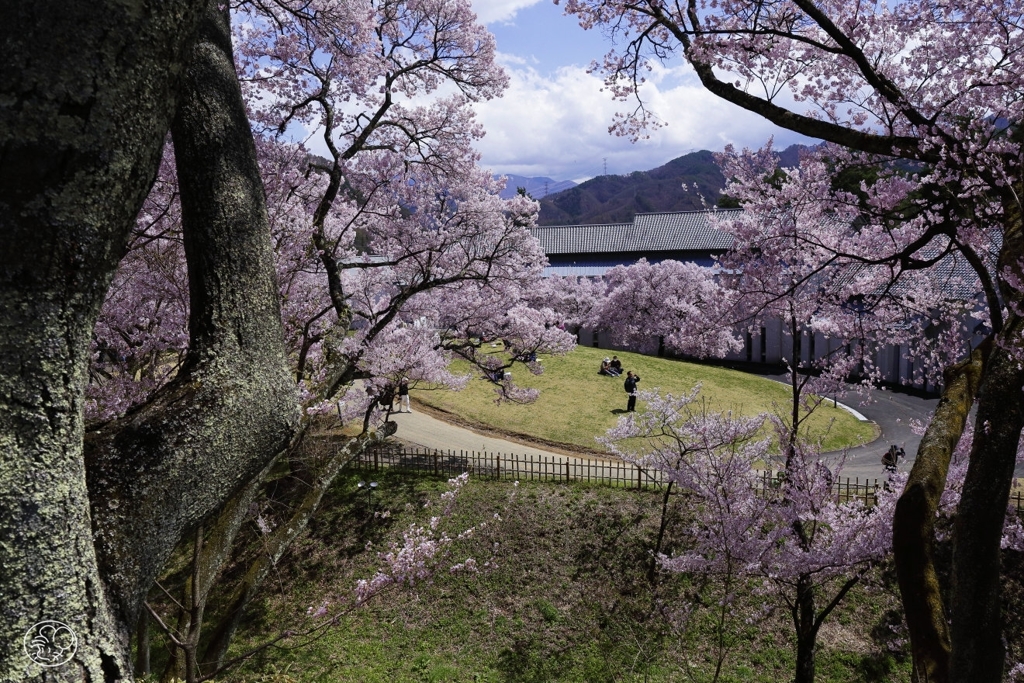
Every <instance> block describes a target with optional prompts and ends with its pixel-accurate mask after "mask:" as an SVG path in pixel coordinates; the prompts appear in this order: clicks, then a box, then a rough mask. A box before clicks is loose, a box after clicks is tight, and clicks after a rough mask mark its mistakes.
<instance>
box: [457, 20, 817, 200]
mask: <svg viewBox="0 0 1024 683" xmlns="http://www.w3.org/2000/svg"><path fill="white" fill-rule="evenodd" d="M473 6H474V9H475V10H476V12H477V14H478V16H479V18H480V20H481V21H483V22H484V23H485V24H486V25H487V27H488V28H489V29H490V30H491V32H492V33H494V35H495V37H496V39H497V44H498V52H499V61H500V62H501V64H502V65H503V66H504V67H505V69H506V70H507V71H508V73H509V76H510V79H511V85H510V87H509V89H508V91H506V93H505V96H504V97H503V98H502V99H500V100H496V101H492V102H485V103H480V104H478V105H476V110H477V115H478V117H479V120H480V122H481V123H482V124H483V125H484V127H485V129H486V130H487V136H486V137H485V138H484V139H483V140H482V141H480V142H479V143H478V144H477V149H478V150H479V151H480V154H481V156H482V159H481V163H482V164H483V166H485V167H487V168H490V169H492V170H493V171H494V172H496V173H516V174H519V175H526V176H547V177H550V178H553V179H555V180H575V181H577V182H579V181H582V180H585V179H587V178H590V177H593V176H595V175H600V174H601V173H602V172H603V169H604V164H605V163H607V168H608V173H628V172H630V171H637V170H647V169H650V168H654V167H656V166H660V165H661V164H664V163H665V162H667V161H669V160H671V159H674V158H676V157H678V156H681V155H683V154H686V153H687V152H690V151H693V150H697V149H710V150H714V151H718V150H721V149H722V148H723V147H725V145H726V144H729V143H732V144H733V145H736V146H737V147H760V146H761V145H763V144H764V143H765V141H767V139H768V138H769V136H772V135H774V136H775V144H776V146H777V147H779V148H782V147H786V146H787V145H789V144H792V143H794V142H806V139H804V138H801V137H800V136H797V135H795V134H794V133H790V132H788V131H784V130H781V129H779V128H776V127H775V126H772V125H771V124H769V123H767V122H766V121H764V120H763V119H761V118H759V117H757V116H755V115H753V114H749V113H747V112H744V111H742V110H740V109H738V108H736V107H734V106H732V105H730V104H727V103H725V102H722V101H721V100H718V99H717V98H715V97H713V96H712V95H710V94H708V93H706V92H705V91H704V90H703V89H702V88H701V86H700V84H699V82H698V81H697V79H696V77H695V76H694V75H693V73H692V71H690V70H689V69H688V68H687V67H686V66H685V65H683V64H682V63H681V62H678V63H675V64H670V65H667V67H666V68H658V69H656V70H655V71H654V72H653V74H652V78H651V79H650V81H649V83H648V84H647V85H646V86H645V93H644V97H645V101H647V102H648V103H649V105H650V108H651V109H653V110H654V111H655V112H656V113H657V114H658V116H659V117H660V118H661V119H662V120H663V121H664V123H665V124H666V125H665V126H664V127H662V128H660V129H658V130H655V131H653V132H652V133H651V137H650V139H649V140H644V141H641V142H638V143H635V144H634V143H630V142H629V140H627V139H625V138H618V137H615V136H613V135H610V134H609V133H608V126H609V125H610V124H611V122H612V117H613V115H614V114H615V112H616V111H623V110H625V108H626V106H627V103H623V102H615V101H613V100H612V98H611V96H610V95H609V94H608V93H605V92H601V85H602V84H601V79H600V77H598V76H597V75H589V74H587V73H586V68H587V66H588V65H589V63H590V61H591V60H594V59H600V58H601V57H602V56H603V55H604V54H605V52H607V51H608V49H609V48H610V47H611V42H610V41H609V40H608V39H607V38H606V37H605V36H604V35H602V34H601V32H599V31H584V30H583V29H581V28H580V27H579V25H578V24H577V23H576V21H575V19H573V18H572V17H566V16H563V15H562V9H561V8H560V7H558V6H556V5H554V4H553V3H552V2H551V0H540V1H539V2H538V1H537V0H474V1H473ZM606 160H607V161H606Z"/></svg>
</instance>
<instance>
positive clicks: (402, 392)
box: [398, 377, 412, 413]
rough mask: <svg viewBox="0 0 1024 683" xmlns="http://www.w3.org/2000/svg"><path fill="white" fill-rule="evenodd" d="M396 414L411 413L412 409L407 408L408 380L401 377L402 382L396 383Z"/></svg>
mask: <svg viewBox="0 0 1024 683" xmlns="http://www.w3.org/2000/svg"><path fill="white" fill-rule="evenodd" d="M398 412H400V413H411V412H412V408H411V407H409V378H408V377H403V378H402V381H401V382H399V383H398Z"/></svg>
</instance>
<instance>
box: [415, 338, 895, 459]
mask: <svg viewBox="0 0 1024 683" xmlns="http://www.w3.org/2000/svg"><path fill="white" fill-rule="evenodd" d="M616 354H617V355H618V356H619V358H620V359H621V360H622V365H623V368H624V370H632V371H633V372H635V373H637V374H639V375H640V377H641V381H640V388H641V389H659V390H661V391H662V392H663V393H664V392H669V393H672V394H676V395H679V394H683V393H688V392H689V391H690V390H691V389H692V388H693V386H694V385H695V384H697V383H698V382H701V383H702V384H703V392H702V393H703V395H704V396H705V397H707V399H708V400H709V401H710V402H711V404H712V405H713V406H715V407H716V408H717V409H719V410H723V411H725V410H732V411H734V412H736V413H739V414H746V415H753V414H757V413H759V412H762V411H767V412H775V413H779V414H788V412H789V402H788V401H789V396H790V394H789V389H788V387H785V386H783V385H781V384H779V383H777V382H773V381H771V380H767V379H763V378H761V377H757V376H754V375H750V374H747V373H743V372H737V371H735V370H727V369H724V368H719V367H711V366H705V365H698V364H695V363H686V362H682V361H677V360H669V359H665V358H655V357H652V356H644V355H641V354H637V353H626V352H616ZM606 356H608V357H610V356H611V352H609V351H608V350H607V349H595V348H588V347H584V346H579V347H577V348H576V350H575V351H573V352H572V353H570V354H568V355H566V356H562V357H554V358H549V357H545V358H543V363H542V364H543V366H544V368H545V371H544V373H543V374H542V375H539V376H534V375H531V374H530V373H529V372H528V371H527V370H526V369H525V368H523V367H521V366H515V367H514V368H513V370H512V372H513V378H514V379H515V381H516V383H517V384H520V385H522V386H527V387H533V388H536V389H539V390H540V392H541V395H540V398H539V399H538V400H537V401H536V402H535V403H532V404H530V405H513V404H508V403H503V404H500V405H499V404H496V403H495V398H496V394H495V392H494V386H493V385H492V384H490V383H489V382H487V381H486V380H484V379H481V378H479V373H477V374H476V376H474V378H473V379H472V380H471V381H470V382H469V385H468V386H467V387H466V389H464V390H463V391H461V392H453V391H445V390H424V389H414V390H413V391H412V396H413V398H415V399H416V400H418V401H420V402H422V403H425V404H427V405H429V406H432V407H435V408H438V409H441V410H444V411H446V412H449V413H452V414H453V415H456V416H458V418H459V419H461V420H462V421H464V422H467V423H469V424H470V425H478V426H483V427H488V428H491V429H496V430H499V431H502V432H505V433H507V434H510V435H518V436H520V437H526V438H530V439H539V440H543V441H547V442H551V443H556V444H565V445H566V446H567V447H569V448H574V449H584V450H600V444H598V443H597V442H596V441H595V437H597V436H601V435H603V434H604V432H605V430H607V429H608V428H610V427H612V426H614V425H615V422H616V420H617V419H618V416H619V414H621V413H622V412H623V411H624V410H625V408H626V392H625V391H624V390H623V387H622V384H623V379H624V378H613V377H606V376H604V375H599V374H598V373H597V370H598V368H599V367H600V365H601V359H603V358H605V357H606ZM454 369H455V370H456V371H462V372H469V366H468V364H466V363H456V365H455V368H454ZM637 408H638V409H640V410H642V409H643V403H642V402H641V403H639V404H638V405H637ZM809 429H810V435H811V437H812V438H817V437H819V436H824V446H825V449H826V450H836V449H840V448H843V447H844V446H852V445H857V444H860V443H865V442H867V441H870V440H871V439H873V438H874V437H875V431H874V425H873V424H872V423H869V422H860V421H858V420H857V419H856V418H854V417H853V416H852V415H850V413H848V412H846V411H845V410H843V409H841V408H833V407H832V406H831V405H827V406H822V407H820V408H819V409H818V410H817V411H815V413H814V414H813V415H812V416H811V418H810V420H809Z"/></svg>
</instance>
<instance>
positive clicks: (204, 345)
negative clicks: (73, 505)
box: [86, 0, 299, 622]
mask: <svg viewBox="0 0 1024 683" xmlns="http://www.w3.org/2000/svg"><path fill="white" fill-rule="evenodd" d="M171 134H172V139H173V142H174V151H175V158H176V161H177V168H178V181H179V186H180V191H181V205H182V229H183V234H184V240H185V254H186V260H187V262H188V275H189V292H190V307H191V310H190V320H189V333H190V337H191V339H190V350H189V356H188V358H187V360H186V362H185V364H184V366H183V368H182V369H181V370H180V372H179V373H178V375H177V376H176V377H175V379H174V380H173V381H172V382H171V383H170V384H168V385H167V386H166V387H164V388H163V389H161V390H160V391H159V392H157V393H156V394H155V395H154V396H153V397H152V398H151V399H150V400H149V401H147V402H146V403H145V404H144V405H143V406H141V407H139V408H138V409H136V410H133V411H131V412H129V413H128V414H127V415H126V416H125V417H124V418H122V419H119V420H117V421H114V422H112V423H109V424H107V425H104V426H103V427H102V428H101V429H99V430H98V431H96V432H95V433H90V434H89V435H88V436H87V442H86V444H87V465H88V468H87V469H88V480H89V489H90V497H91V501H92V509H93V515H94V523H95V526H96V531H97V540H96V547H97V552H98V554H99V558H100V562H101V566H102V569H103V573H104V577H105V578H106V580H107V582H108V584H109V587H110V589H111V592H112V595H113V598H114V599H115V600H116V601H117V605H118V608H119V611H120V613H121V614H123V615H125V617H126V618H127V619H129V620H131V621H132V622H134V620H135V619H137V617H138V614H139V610H140V608H141V605H142V601H143V600H144V598H145V595H146V592H147V591H148V589H149V587H150V586H151V585H152V582H153V581H154V580H155V578H156V577H157V575H158V573H159V572H160V570H161V569H162V567H163V566H164V564H165V562H166V560H167V558H168V557H169V555H170V553H171V552H172V550H173V549H174V547H175V546H176V545H177V544H178V542H179V540H180V539H181V538H182V536H183V534H184V533H186V532H187V531H189V530H190V529H192V528H194V527H195V525H196V524H198V523H199V522H201V521H202V520H204V519H206V518H207V517H208V516H209V515H211V514H212V513H214V512H216V511H217V509H218V508H220V507H221V505H222V504H223V503H224V502H225V500H227V499H229V498H230V497H231V496H232V495H234V494H235V493H236V492H237V491H239V490H240V489H241V488H242V487H244V486H245V485H246V484H247V483H248V482H249V481H250V480H251V479H252V478H253V477H255V476H256V475H257V474H259V472H260V471H261V470H262V469H263V468H264V467H265V466H266V464H267V463H268V462H270V460H271V459H272V458H273V457H274V456H275V455H277V454H278V453H280V452H282V451H283V450H284V449H285V448H287V446H288V444H289V442H290V440H291V437H292V435H293V433H294V431H295V428H296V426H297V424H298V418H299V413H298V407H297V406H298V397H297V393H296V389H295V385H294V382H293V381H292V378H291V374H290V372H289V370H288V367H287V362H286V357H285V350H284V341H283V340H284V335H283V330H282V326H281V314H280V308H279V304H278V292H277V284H276V282H275V278H274V266H273V250H272V246H271V241H270V230H269V226H268V221H267V214H266V207H265V201H264V192H263V184H262V181H261V179H260V174H259V168H258V166H257V163H256V149H255V144H254V142H253V137H252V132H251V130H250V127H249V121H248V118H247V116H246V112H245V108H244V106H243V103H242V97H241V92H240V89H239V84H238V79H237V77H236V74H235V69H234V62H233V59H232V51H231V35H230V29H229V17H228V9H227V7H226V6H225V5H220V4H219V3H218V2H216V0H214V1H213V2H212V3H210V6H209V8H208V9H207V11H206V14H205V15H204V17H203V20H202V22H201V24H200V29H199V39H198V41H197V43H196V45H195V48H194V51H193V54H192V60H191V62H190V65H189V68H188V70H187V72H186V74H185V77H184V78H183V80H182V88H181V94H180V103H179V105H178V109H177V113H176V115H175V117H174V120H173V123H172V126H171Z"/></svg>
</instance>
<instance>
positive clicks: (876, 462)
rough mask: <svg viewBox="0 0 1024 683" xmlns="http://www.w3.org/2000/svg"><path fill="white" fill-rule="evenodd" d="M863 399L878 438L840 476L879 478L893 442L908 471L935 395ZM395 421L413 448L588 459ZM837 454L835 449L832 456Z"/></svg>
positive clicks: (422, 422) (403, 416) (857, 403)
mask: <svg viewBox="0 0 1024 683" xmlns="http://www.w3.org/2000/svg"><path fill="white" fill-rule="evenodd" d="M763 376H764V377H767V378H769V379H774V380H777V381H779V380H783V379H785V377H784V375H781V374H777V375H763ZM867 399H868V400H867V402H862V401H864V398H863V397H860V396H858V395H857V394H850V395H849V396H847V398H846V399H845V403H846V404H847V405H849V406H850V407H852V408H853V409H854V410H855V411H857V412H859V413H861V414H862V415H863V416H864V417H866V418H867V419H868V420H870V421H872V422H874V423H875V424H876V425H878V428H879V431H880V436H879V437H878V439H876V440H875V441H873V442H871V443H869V444H866V445H864V446H858V447H856V448H852V449H850V450H849V452H848V454H847V457H846V465H845V467H844V468H843V472H842V474H841V476H843V477H859V478H860V479H862V480H863V479H874V478H883V477H884V476H885V471H884V469H883V467H882V462H881V461H882V454H883V453H885V451H886V450H888V448H889V446H890V445H891V444H896V445H898V446H902V447H903V449H904V450H905V451H906V453H907V459H906V460H905V461H904V462H902V463H901V464H900V469H902V470H909V469H910V466H911V464H912V463H913V458H914V456H915V455H916V453H917V446H918V443H919V442H920V440H921V439H920V437H919V436H917V435H916V434H914V433H913V432H912V431H911V429H910V421H911V420H913V419H917V420H920V421H922V422H927V420H928V417H929V415H930V414H931V412H932V411H933V410H934V409H935V406H936V405H937V404H938V399H937V398H922V397H919V396H915V395H910V394H905V393H902V392H895V391H885V390H880V389H873V390H871V391H869V392H868V395H867ZM393 419H394V420H395V421H396V422H397V423H398V433H397V434H396V436H397V437H398V438H399V439H400V440H402V441H404V442H406V443H408V444H410V445H413V446H417V447H421V448H428V449H438V450H455V451H459V450H465V451H483V452H489V453H515V454H518V455H523V456H534V457H538V456H539V457H547V458H551V459H553V460H555V461H559V462H560V461H563V460H564V459H565V458H566V457H576V458H580V457H587V456H582V455H578V454H572V453H569V452H563V453H559V452H556V451H554V450H549V449H545V448H540V447H537V446H535V445H531V444H526V443H520V442H514V441H510V440H508V439H503V438H500V437H495V436H490V435H487V434H483V433H479V432H476V431H473V430H471V429H467V428H464V427H460V426H457V425H454V424H450V423H448V422H444V421H443V420H440V419H438V418H435V417H433V416H432V415H430V414H428V413H427V412H424V411H423V410H421V409H414V412H413V413H398V414H394V415H393ZM831 455H832V456H833V457H838V456H839V454H838V453H833V454H831Z"/></svg>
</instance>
